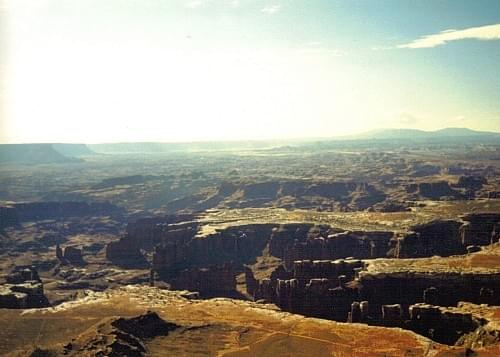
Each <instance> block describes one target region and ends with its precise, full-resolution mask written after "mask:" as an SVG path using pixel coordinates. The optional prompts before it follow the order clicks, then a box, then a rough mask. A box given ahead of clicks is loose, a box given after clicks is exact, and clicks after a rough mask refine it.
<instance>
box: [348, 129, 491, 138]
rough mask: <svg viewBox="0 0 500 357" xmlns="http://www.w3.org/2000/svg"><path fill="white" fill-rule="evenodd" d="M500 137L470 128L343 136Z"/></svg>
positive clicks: (380, 130)
mask: <svg viewBox="0 0 500 357" xmlns="http://www.w3.org/2000/svg"><path fill="white" fill-rule="evenodd" d="M471 137H474V138H479V137H490V138H499V139H500V133H496V132H490V131H477V130H472V129H468V128H444V129H440V130H435V131H425V130H419V129H377V130H372V131H368V132H366V133H363V134H359V135H352V136H346V137H343V139H351V140H357V139H365V140H366V139H375V140H376V139H443V138H471Z"/></svg>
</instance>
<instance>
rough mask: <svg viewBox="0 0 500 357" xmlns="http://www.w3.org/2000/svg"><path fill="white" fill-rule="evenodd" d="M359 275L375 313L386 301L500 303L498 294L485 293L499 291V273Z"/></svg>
mask: <svg viewBox="0 0 500 357" xmlns="http://www.w3.org/2000/svg"><path fill="white" fill-rule="evenodd" d="M358 276H359V280H358V281H357V284H358V289H359V294H360V297H361V298H362V299H363V300H367V301H369V302H370V309H371V311H370V314H371V315H372V316H378V315H379V314H380V309H381V306H382V305H387V304H401V306H403V307H405V306H406V307H407V306H410V305H412V304H416V303H420V302H424V301H428V302H433V303H435V304H436V305H439V306H456V305H457V303H458V302H459V301H470V302H473V303H485V299H487V300H488V301H487V302H486V303H488V304H492V305H498V304H500V296H499V295H498V294H487V293H486V291H487V290H486V289H489V290H491V291H492V292H496V291H497V290H498V286H500V285H499V284H500V273H498V274H487V273H484V274H482V273H474V272H470V273H465V272H463V273H459V272H442V273H438V272H431V273H420V272H410V271H402V272H393V273H385V272H384V273H372V272H369V271H361V272H359V273H358ZM431 288H432V289H431ZM481 291H483V293H481Z"/></svg>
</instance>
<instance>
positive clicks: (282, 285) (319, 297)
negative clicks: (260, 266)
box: [247, 260, 363, 321]
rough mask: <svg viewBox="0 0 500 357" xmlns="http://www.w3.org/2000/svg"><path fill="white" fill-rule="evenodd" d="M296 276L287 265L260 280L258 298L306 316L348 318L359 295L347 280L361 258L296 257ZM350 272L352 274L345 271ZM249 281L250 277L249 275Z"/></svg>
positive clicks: (256, 293) (255, 291)
mask: <svg viewBox="0 0 500 357" xmlns="http://www.w3.org/2000/svg"><path fill="white" fill-rule="evenodd" d="M293 266H294V269H293V272H292V274H293V277H290V276H289V275H288V276H287V274H289V273H287V272H286V271H285V270H284V269H282V268H281V270H280V269H276V270H275V272H276V271H279V273H276V274H274V276H273V274H272V275H271V278H270V279H263V280H261V281H259V282H258V286H257V288H256V289H254V293H253V295H254V300H265V301H268V302H272V303H275V304H276V305H277V306H279V307H280V308H281V309H282V310H285V311H290V312H293V313H299V314H303V315H306V316H314V317H320V318H328V319H333V320H337V321H346V320H347V318H348V313H349V311H350V306H351V304H352V302H353V301H354V300H356V298H357V296H358V292H357V290H356V289H355V288H351V287H349V286H348V285H347V284H346V283H347V282H348V281H349V280H351V279H352V278H354V275H355V273H356V269H359V268H360V267H362V266H363V263H362V262H361V261H359V260H345V261H344V260H338V261H296V262H294V265H293ZM344 274H348V276H349V278H348V277H347V276H346V275H344ZM247 281H248V278H247Z"/></svg>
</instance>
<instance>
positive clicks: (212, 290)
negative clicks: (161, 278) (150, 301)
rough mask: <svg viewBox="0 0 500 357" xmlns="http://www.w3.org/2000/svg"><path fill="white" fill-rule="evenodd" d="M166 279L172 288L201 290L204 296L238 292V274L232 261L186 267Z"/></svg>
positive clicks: (226, 294)
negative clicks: (209, 265) (215, 264)
mask: <svg viewBox="0 0 500 357" xmlns="http://www.w3.org/2000/svg"><path fill="white" fill-rule="evenodd" d="M165 280H166V281H167V282H169V283H170V284H171V287H172V289H175V290H189V291H193V292H199V293H200V295H202V296H228V295H232V294H234V293H235V292H236V274H235V272H234V270H233V266H232V264H231V263H226V264H223V265H221V266H211V267H208V268H190V269H185V270H182V271H180V272H178V273H176V274H175V275H174V276H172V277H165Z"/></svg>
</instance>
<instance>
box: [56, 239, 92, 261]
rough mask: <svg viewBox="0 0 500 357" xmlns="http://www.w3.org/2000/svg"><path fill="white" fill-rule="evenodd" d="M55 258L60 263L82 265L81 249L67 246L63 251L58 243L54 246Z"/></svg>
mask: <svg viewBox="0 0 500 357" xmlns="http://www.w3.org/2000/svg"><path fill="white" fill-rule="evenodd" d="M56 258H57V259H58V260H59V262H60V263H61V264H73V265H84V264H86V263H85V260H84V259H83V254H82V249H80V248H76V247H72V246H68V247H65V248H64V252H63V250H62V248H61V247H60V246H59V244H58V245H57V246H56Z"/></svg>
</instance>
